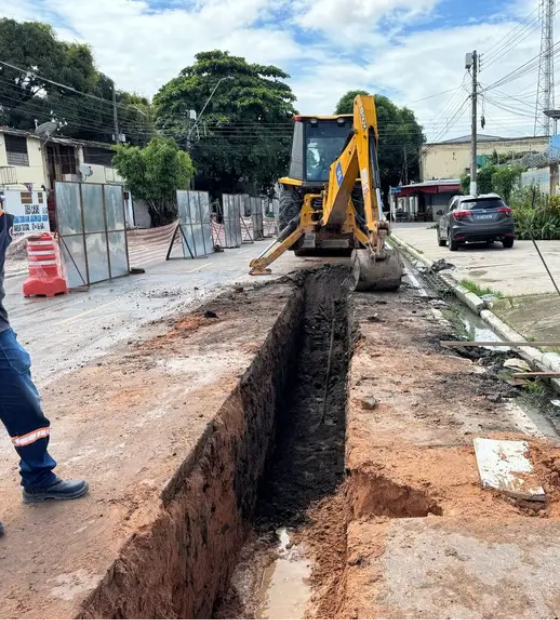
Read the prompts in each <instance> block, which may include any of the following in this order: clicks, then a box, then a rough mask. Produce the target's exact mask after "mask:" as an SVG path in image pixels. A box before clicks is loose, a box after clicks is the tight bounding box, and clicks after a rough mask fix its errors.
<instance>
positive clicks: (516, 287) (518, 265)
mask: <svg viewBox="0 0 560 620" xmlns="http://www.w3.org/2000/svg"><path fill="white" fill-rule="evenodd" d="M393 233H394V234H395V235H396V236H397V237H399V238H400V239H402V240H403V241H406V242H407V243H409V244H410V245H412V246H413V247H415V248H416V249H417V250H418V251H420V252H421V253H422V254H423V255H424V256H426V257H427V258H430V259H431V260H433V261H436V260H439V259H440V258H445V260H447V261H449V262H450V263H453V264H454V265H455V266H456V267H457V269H455V270H454V271H453V273H454V276H455V277H456V279H457V280H458V281H460V280H462V279H464V278H465V279H468V280H472V281H474V282H476V283H477V284H479V285H480V286H482V287H489V288H491V289H494V290H497V291H500V292H501V293H503V294H504V295H513V296H517V295H530V294H539V293H552V292H554V287H553V285H552V283H551V281H550V279H549V277H548V275H547V273H546V270H545V268H544V267H543V265H542V263H541V261H540V259H539V256H538V254H537V252H536V251H535V248H534V246H533V244H532V242H531V241H519V240H516V241H515V245H514V247H513V248H512V249H509V250H505V249H504V248H503V247H502V245H501V244H500V243H495V244H494V245H492V246H486V245H472V246H468V247H463V248H461V249H460V250H459V251H458V252H451V251H450V250H449V248H447V247H444V248H440V247H439V246H438V243H437V239H436V231H435V230H434V229H430V228H429V227H428V225H426V224H395V225H393ZM538 244H539V248H540V250H541V252H542V254H543V256H544V257H545V259H546V261H547V263H548V265H549V268H550V270H551V271H552V273H557V272H559V271H560V241H539V242H538Z"/></svg>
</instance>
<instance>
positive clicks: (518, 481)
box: [474, 437, 546, 502]
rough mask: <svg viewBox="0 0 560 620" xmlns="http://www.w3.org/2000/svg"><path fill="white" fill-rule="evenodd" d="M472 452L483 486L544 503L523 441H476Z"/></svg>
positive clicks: (543, 494)
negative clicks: (473, 452) (474, 455)
mask: <svg viewBox="0 0 560 620" xmlns="http://www.w3.org/2000/svg"><path fill="white" fill-rule="evenodd" d="M474 450H475V454H476V461H477V464H478V472H479V474H480V480H481V482H482V486H483V487H485V488H489V489H495V490H496V491H500V492H501V493H504V494H505V495H509V496H510V497H514V498H516V499H524V500H529V501H533V502H546V493H545V491H544V489H543V488H542V486H541V485H540V484H539V483H538V480H537V478H536V476H535V473H534V471H533V465H532V463H531V461H530V460H529V458H528V456H527V454H528V450H529V444H528V443H527V442H526V441H509V440H503V439H485V438H480V437H479V438H477V439H475V440H474Z"/></svg>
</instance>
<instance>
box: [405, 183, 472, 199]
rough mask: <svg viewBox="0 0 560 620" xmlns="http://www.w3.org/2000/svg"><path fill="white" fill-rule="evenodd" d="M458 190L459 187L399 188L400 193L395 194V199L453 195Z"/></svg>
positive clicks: (421, 186) (424, 186) (426, 186)
mask: <svg viewBox="0 0 560 620" xmlns="http://www.w3.org/2000/svg"><path fill="white" fill-rule="evenodd" d="M460 189H461V186H460V185H420V186H418V187H414V186H413V185H409V186H408V187H403V188H401V191H400V192H399V193H398V194H397V197H398V198H408V197H409V196H416V195H418V194H445V193H450V194H454V193H456V192H458V191H459V190H460Z"/></svg>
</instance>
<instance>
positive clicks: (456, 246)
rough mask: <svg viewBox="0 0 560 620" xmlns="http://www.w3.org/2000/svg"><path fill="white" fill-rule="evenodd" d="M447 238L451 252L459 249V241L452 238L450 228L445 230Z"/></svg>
mask: <svg viewBox="0 0 560 620" xmlns="http://www.w3.org/2000/svg"><path fill="white" fill-rule="evenodd" d="M447 238H448V239H449V249H450V250H451V251H452V252H456V251H457V250H458V249H459V242H458V241H457V240H456V239H453V237H452V236H451V231H450V230H448V231H447Z"/></svg>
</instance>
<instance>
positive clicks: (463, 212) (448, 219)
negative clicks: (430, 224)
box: [436, 194, 515, 252]
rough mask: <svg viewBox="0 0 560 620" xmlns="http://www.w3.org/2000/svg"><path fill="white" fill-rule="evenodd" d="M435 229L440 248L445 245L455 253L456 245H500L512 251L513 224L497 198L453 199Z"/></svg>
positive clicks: (504, 205) (496, 196)
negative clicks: (496, 242)
mask: <svg viewBox="0 0 560 620" xmlns="http://www.w3.org/2000/svg"><path fill="white" fill-rule="evenodd" d="M436 215H439V216H441V217H440V218H439V222H438V225H437V240H438V244H439V245H440V246H442V247H443V246H445V245H449V249H450V250H451V251H452V252H456V251H457V250H458V249H459V246H460V245H463V244H465V243H473V242H486V243H492V242H494V241H501V242H502V243H503V245H504V248H512V247H513V241H514V239H515V224H514V221H513V216H512V214H511V209H510V208H509V207H508V206H507V205H506V203H505V202H504V201H503V200H502V199H501V198H500V196H498V194H481V195H480V196H477V197H474V196H454V197H453V198H452V199H451V201H450V203H449V205H448V206H447V207H446V209H445V210H440V211H437V212H436Z"/></svg>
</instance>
